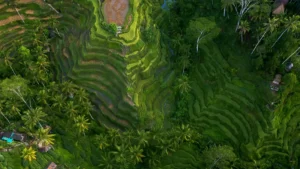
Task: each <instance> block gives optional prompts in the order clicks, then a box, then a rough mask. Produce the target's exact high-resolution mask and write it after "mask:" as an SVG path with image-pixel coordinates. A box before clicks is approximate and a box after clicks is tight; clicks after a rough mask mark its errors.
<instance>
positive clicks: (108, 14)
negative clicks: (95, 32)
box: [104, 0, 129, 25]
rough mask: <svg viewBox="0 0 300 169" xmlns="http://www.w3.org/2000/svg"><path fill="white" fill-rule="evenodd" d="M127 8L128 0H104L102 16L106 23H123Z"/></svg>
mask: <svg viewBox="0 0 300 169" xmlns="http://www.w3.org/2000/svg"><path fill="white" fill-rule="evenodd" d="M128 8H129V2H128V0H106V1H105V2H104V16H105V18H106V20H107V22H108V23H115V24H117V25H123V24H124V22H125V17H126V15H127V12H128Z"/></svg>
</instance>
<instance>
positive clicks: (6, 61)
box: [0, 51, 16, 75]
mask: <svg viewBox="0 0 300 169" xmlns="http://www.w3.org/2000/svg"><path fill="white" fill-rule="evenodd" d="M0 58H2V59H3V61H4V64H5V65H7V66H9V68H10V69H11V71H12V72H13V74H14V75H16V72H15V70H14V69H13V67H12V64H13V62H12V61H13V60H14V59H13V58H12V57H10V56H9V55H7V54H5V53H4V52H3V51H1V52H0Z"/></svg>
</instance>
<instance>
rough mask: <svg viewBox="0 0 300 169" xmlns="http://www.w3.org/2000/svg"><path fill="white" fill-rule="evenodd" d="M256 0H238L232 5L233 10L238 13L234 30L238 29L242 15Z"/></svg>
mask: <svg viewBox="0 0 300 169" xmlns="http://www.w3.org/2000/svg"><path fill="white" fill-rule="evenodd" d="M256 3H257V1H255V0H239V4H238V5H234V8H235V11H236V13H237V15H238V22H237V24H236V28H235V31H237V30H238V28H239V26H240V22H241V20H242V17H243V16H244V15H245V13H247V12H248V11H249V10H250V9H251V8H252V7H253V6H254V5H255V4H256Z"/></svg>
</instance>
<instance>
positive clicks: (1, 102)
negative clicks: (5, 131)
mask: <svg viewBox="0 0 300 169" xmlns="http://www.w3.org/2000/svg"><path fill="white" fill-rule="evenodd" d="M4 103H5V102H4V101H3V100H0V114H1V115H2V116H3V117H4V118H5V120H6V121H7V122H8V123H9V124H10V121H9V120H8V118H7V117H6V116H5V115H4V113H3V112H2V110H3V109H4V107H5V106H4Z"/></svg>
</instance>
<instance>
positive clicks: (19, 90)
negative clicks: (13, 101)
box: [0, 76, 31, 109]
mask: <svg viewBox="0 0 300 169" xmlns="http://www.w3.org/2000/svg"><path fill="white" fill-rule="evenodd" d="M27 84H28V81H27V80H25V79H23V78H22V77H20V76H12V77H11V78H6V79H4V80H3V81H2V82H1V83H0V88H1V89H2V90H1V91H2V95H3V96H5V97H7V98H11V97H15V96H17V97H18V98H20V99H21V100H22V101H23V102H24V103H25V104H26V106H27V107H28V108H29V109H31V107H30V105H29V104H28V103H27V101H26V100H25V96H26V94H27V93H28V91H29V87H28V85H27Z"/></svg>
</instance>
